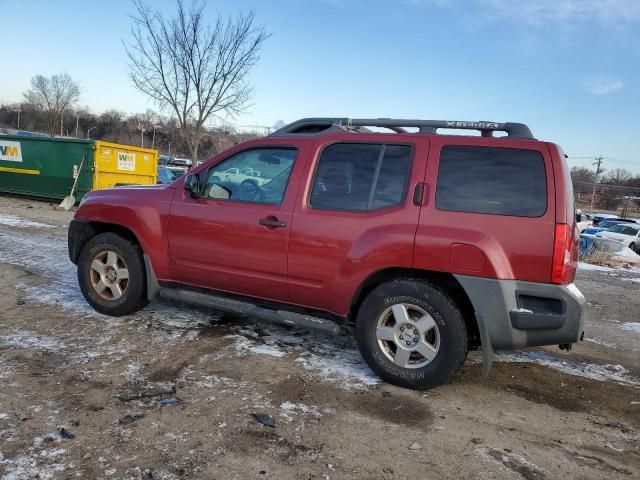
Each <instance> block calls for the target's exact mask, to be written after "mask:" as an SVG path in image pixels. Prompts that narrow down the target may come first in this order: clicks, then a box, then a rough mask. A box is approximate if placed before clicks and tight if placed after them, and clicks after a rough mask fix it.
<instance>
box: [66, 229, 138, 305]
mask: <svg viewBox="0 0 640 480" xmlns="http://www.w3.org/2000/svg"><path fill="white" fill-rule="evenodd" d="M78 283H79V284H80V290H81V291H82V294H83V295H84V298H85V299H86V300H87V302H88V303H89V304H90V305H91V306H92V307H93V308H94V309H95V310H97V311H98V312H100V313H104V314H105V315H112V316H116V317H119V316H122V315H127V314H129V313H133V312H136V311H138V310H140V309H141V308H143V307H144V306H145V305H146V304H147V303H148V301H147V297H146V275H145V269H144V261H143V259H142V251H141V250H140V247H139V246H138V245H136V244H134V243H132V242H130V241H129V240H127V239H126V238H124V237H122V236H120V235H117V234H115V233H101V234H99V235H96V236H95V237H93V238H91V239H90V240H89V241H88V242H87V243H86V244H85V245H84V247H83V248H82V251H81V252H80V258H79V259H78Z"/></svg>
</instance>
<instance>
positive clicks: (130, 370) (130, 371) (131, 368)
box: [121, 362, 142, 381]
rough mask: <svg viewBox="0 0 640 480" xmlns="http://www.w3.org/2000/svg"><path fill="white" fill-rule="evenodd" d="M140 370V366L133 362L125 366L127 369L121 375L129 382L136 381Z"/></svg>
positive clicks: (138, 363)
mask: <svg viewBox="0 0 640 480" xmlns="http://www.w3.org/2000/svg"><path fill="white" fill-rule="evenodd" d="M141 369H142V364H141V363H140V362H133V363H130V364H129V365H127V369H126V370H125V371H124V372H123V373H121V375H122V376H123V377H126V378H127V380H129V381H132V380H136V379H137V378H138V377H139V376H140V370H141Z"/></svg>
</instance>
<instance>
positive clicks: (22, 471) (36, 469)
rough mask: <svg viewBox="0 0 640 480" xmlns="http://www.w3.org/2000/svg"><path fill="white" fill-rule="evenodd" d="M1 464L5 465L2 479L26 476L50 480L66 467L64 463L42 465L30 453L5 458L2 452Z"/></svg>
mask: <svg viewBox="0 0 640 480" xmlns="http://www.w3.org/2000/svg"><path fill="white" fill-rule="evenodd" d="M0 466H2V467H4V475H3V476H2V480H22V479H26V478H39V479H41V480H50V479H53V478H55V476H56V474H57V473H58V472H62V471H64V469H65V465H64V464H63V463H54V464H51V465H42V464H40V462H39V461H38V459H37V458H35V457H34V456H29V455H22V456H19V457H15V458H6V459H5V458H3V457H2V454H0Z"/></svg>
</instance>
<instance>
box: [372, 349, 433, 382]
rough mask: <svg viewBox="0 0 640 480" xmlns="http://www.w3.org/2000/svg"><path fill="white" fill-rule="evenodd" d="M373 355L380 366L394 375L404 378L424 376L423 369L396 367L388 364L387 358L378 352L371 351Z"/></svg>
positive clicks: (413, 378)
mask: <svg viewBox="0 0 640 480" xmlns="http://www.w3.org/2000/svg"><path fill="white" fill-rule="evenodd" d="M373 356H374V357H375V359H376V361H377V362H378V364H379V365H380V366H382V368H384V369H385V370H386V371H387V372H389V373H390V374H392V375H395V376H396V377H400V378H406V379H409V380H421V379H423V378H424V372H423V371H420V370H411V369H407V368H396V367H394V366H393V365H391V364H389V359H388V358H386V357H383V356H382V355H381V354H380V353H378V352H373Z"/></svg>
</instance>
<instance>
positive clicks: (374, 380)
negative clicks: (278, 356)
mask: <svg viewBox="0 0 640 480" xmlns="http://www.w3.org/2000/svg"><path fill="white" fill-rule="evenodd" d="M358 357H359V354H358ZM296 363H299V364H301V365H302V366H303V367H304V368H305V369H307V370H311V371H313V372H314V373H316V374H317V375H319V376H320V377H321V378H322V379H323V380H329V381H333V382H336V383H337V384H338V386H339V387H340V388H343V389H345V390H353V389H361V388H366V387H369V386H371V385H377V384H379V383H380V381H381V380H380V378H378V377H377V376H376V375H375V374H374V373H373V372H372V371H371V370H370V369H369V367H367V365H366V364H365V363H364V362H363V361H362V360H361V359H360V358H357V359H356V358H355V355H353V354H351V352H344V354H342V355H340V354H336V355H335V356H333V357H324V356H322V357H321V356H319V355H316V354H313V353H309V354H307V355H304V356H301V357H298V358H296Z"/></svg>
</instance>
